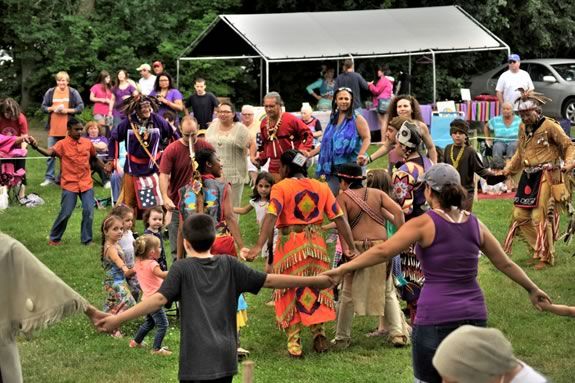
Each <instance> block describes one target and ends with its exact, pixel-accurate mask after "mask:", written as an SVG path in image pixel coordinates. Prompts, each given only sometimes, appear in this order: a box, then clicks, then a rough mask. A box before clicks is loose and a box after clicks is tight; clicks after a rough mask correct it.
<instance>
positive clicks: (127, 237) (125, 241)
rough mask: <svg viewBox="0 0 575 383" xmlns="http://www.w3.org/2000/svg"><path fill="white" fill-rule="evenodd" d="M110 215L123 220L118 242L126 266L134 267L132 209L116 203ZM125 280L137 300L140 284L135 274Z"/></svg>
mask: <svg viewBox="0 0 575 383" xmlns="http://www.w3.org/2000/svg"><path fill="white" fill-rule="evenodd" d="M110 215H115V216H118V217H120V219H121V220H122V222H123V227H122V229H123V231H124V234H123V235H122V238H121V239H120V240H119V241H118V244H119V245H120V247H121V248H122V251H123V252H124V261H125V262H126V266H128V268H130V269H131V268H133V267H134V233H133V232H132V227H133V225H134V210H133V209H132V208H131V207H128V206H126V205H118V206H116V207H114V208H113V209H112V211H111V212H110ZM126 282H127V283H128V287H129V288H130V292H131V293H132V296H133V297H134V300H135V301H136V302H137V301H138V300H139V299H140V291H141V288H140V284H139V283H138V278H136V277H135V276H132V277H126Z"/></svg>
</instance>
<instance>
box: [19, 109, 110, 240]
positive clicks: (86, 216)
mask: <svg viewBox="0 0 575 383" xmlns="http://www.w3.org/2000/svg"><path fill="white" fill-rule="evenodd" d="M67 128H68V135H67V136H66V137H65V138H64V139H63V140H60V141H58V142H57V143H56V145H54V146H53V147H51V148H48V149H44V148H41V147H39V146H38V143H37V141H36V139H34V137H32V136H29V137H27V138H26V141H27V142H28V143H29V144H30V146H32V147H33V148H34V149H36V150H37V151H38V152H39V153H41V154H43V155H45V156H48V157H59V158H60V160H61V168H62V180H61V182H60V187H61V188H62V199H61V203H60V206H61V208H60V213H59V214H58V217H56V220H55V221H54V224H53V225H52V229H51V230H50V240H49V242H48V245H50V246H59V245H60V244H61V240H62V236H63V235H64V231H66V226H68V220H69V219H70V216H71V215H72V213H73V212H74V209H75V208H76V201H77V200H78V197H80V199H81V200H82V224H81V227H82V229H81V235H80V240H81V241H82V244H84V245H89V244H90V243H91V242H92V223H93V220H94V189H93V182H92V171H91V169H90V160H91V159H94V160H95V161H96V164H97V166H98V167H99V168H101V169H103V168H104V163H103V162H102V160H100V159H99V158H97V156H96V150H95V149H94V147H93V146H92V143H91V142H90V140H88V139H87V138H85V137H82V132H83V131H84V127H83V126H82V124H81V123H80V122H79V121H78V120H76V119H75V118H70V119H68V123H67Z"/></svg>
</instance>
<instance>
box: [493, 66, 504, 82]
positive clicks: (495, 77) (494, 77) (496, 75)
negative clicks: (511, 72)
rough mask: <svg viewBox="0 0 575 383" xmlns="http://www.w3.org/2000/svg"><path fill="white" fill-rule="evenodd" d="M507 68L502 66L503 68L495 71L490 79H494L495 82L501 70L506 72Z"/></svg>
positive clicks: (501, 72)
mask: <svg viewBox="0 0 575 383" xmlns="http://www.w3.org/2000/svg"><path fill="white" fill-rule="evenodd" d="M507 69H508V68H507V67H506V66H505V67H503V68H501V70H500V71H499V72H497V73H495V74H494V75H493V76H491V79H492V80H495V82H497V80H498V79H499V77H500V76H501V75H502V74H503V72H506V71H507Z"/></svg>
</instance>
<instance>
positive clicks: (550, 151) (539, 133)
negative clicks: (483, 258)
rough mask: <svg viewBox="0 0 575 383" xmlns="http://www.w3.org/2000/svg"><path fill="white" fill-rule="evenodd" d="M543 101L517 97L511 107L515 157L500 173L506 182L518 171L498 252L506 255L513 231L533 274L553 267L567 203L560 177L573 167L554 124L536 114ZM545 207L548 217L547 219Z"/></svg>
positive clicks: (572, 150) (570, 148)
mask: <svg viewBox="0 0 575 383" xmlns="http://www.w3.org/2000/svg"><path fill="white" fill-rule="evenodd" d="M521 91H522V90H521ZM547 101H550V99H549V98H547V97H545V96H543V95H542V94H539V93H535V92H523V91H522V96H521V97H520V98H519V99H517V101H516V104H517V105H518V111H519V116H520V117H521V120H522V121H523V124H521V127H520V128H519V140H518V144H517V151H516V152H515V155H514V156H513V157H512V158H511V160H510V162H509V164H508V165H507V166H506V167H505V169H503V175H506V176H507V175H513V174H516V173H518V172H520V171H521V179H520V180H519V185H518V188H517V194H516V196H515V199H514V201H513V204H514V205H515V206H514V207H513V220H512V222H511V227H510V228H509V232H508V233H507V237H506V238H505V243H504V249H505V251H506V252H507V253H511V246H512V243H513V238H514V237H515V235H516V234H517V230H518V229H519V230H520V231H521V233H522V234H523V237H524V239H525V240H526V241H527V243H528V244H529V246H530V247H531V248H532V249H533V251H534V254H533V260H532V261H531V262H538V263H537V264H536V265H535V269H536V270H540V269H542V268H544V267H545V266H547V265H553V263H554V260H555V259H554V256H555V240H556V239H557V237H558V229H559V208H560V207H561V205H563V204H564V203H565V202H567V201H568V200H570V199H571V196H570V193H569V192H568V191H567V188H566V186H565V182H564V173H565V172H568V171H571V170H572V169H573V167H574V165H575V146H574V145H573V143H572V142H571V140H570V139H569V137H567V135H566V134H565V132H563V130H562V129H561V127H560V126H559V124H558V123H557V122H556V121H554V120H552V119H550V118H548V117H545V116H543V115H542V114H541V105H543V104H545V103H546V102H547ZM561 160H563V163H562V162H561ZM551 206H552V207H553V212H552V213H551V217H549V213H550V210H549V208H550V207H551Z"/></svg>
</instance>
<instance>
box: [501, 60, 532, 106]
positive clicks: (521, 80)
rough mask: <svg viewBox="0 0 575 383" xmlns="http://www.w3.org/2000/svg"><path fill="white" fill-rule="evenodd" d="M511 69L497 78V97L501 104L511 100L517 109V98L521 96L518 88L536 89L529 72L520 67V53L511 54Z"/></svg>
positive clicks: (509, 61)
mask: <svg viewBox="0 0 575 383" xmlns="http://www.w3.org/2000/svg"><path fill="white" fill-rule="evenodd" d="M507 62H508V64H509V70H507V71H505V72H503V73H502V74H501V76H499V80H497V86H496V87H495V91H496V94H497V99H498V100H499V105H503V103H504V102H510V103H511V104H513V109H514V110H517V105H515V100H517V99H518V98H519V96H521V94H520V93H519V91H518V90H517V89H518V88H523V89H524V90H529V89H534V88H535V87H534V86H533V81H531V77H530V76H529V73H527V72H525V71H524V70H522V69H519V66H520V65H521V63H520V58H519V55H518V54H516V53H514V54H512V55H509V58H508V61H507Z"/></svg>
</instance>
